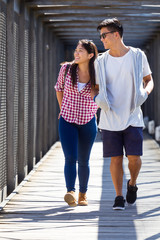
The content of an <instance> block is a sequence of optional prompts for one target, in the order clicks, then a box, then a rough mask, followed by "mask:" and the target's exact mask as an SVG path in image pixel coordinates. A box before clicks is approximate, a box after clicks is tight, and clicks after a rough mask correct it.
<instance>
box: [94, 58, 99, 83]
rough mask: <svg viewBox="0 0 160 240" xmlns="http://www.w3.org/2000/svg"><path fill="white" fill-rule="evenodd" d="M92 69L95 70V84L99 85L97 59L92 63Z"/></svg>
mask: <svg viewBox="0 0 160 240" xmlns="http://www.w3.org/2000/svg"><path fill="white" fill-rule="evenodd" d="M94 68H95V79H96V84H99V67H98V60H97V59H96V60H95V61H94Z"/></svg>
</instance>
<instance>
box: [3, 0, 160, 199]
mask: <svg viewBox="0 0 160 240" xmlns="http://www.w3.org/2000/svg"><path fill="white" fill-rule="evenodd" d="M112 17H117V18H118V19H119V20H120V21H121V22H122V24H123V26H124V43H125V44H126V45H128V46H133V47H139V48H141V49H142V50H144V51H145V53H146V55H147V57H148V60H149V63H150V66H151V70H152V75H153V79H154V84H155V88H154V91H153V92H152V93H151V94H150V96H149V98H148V100H147V102H146V103H145V104H144V105H143V107H142V109H143V113H144V117H145V119H146V126H148V121H153V129H152V132H151V134H152V137H153V138H155V129H156V128H157V127H158V126H159V125H160V104H159V102H160V94H159V89H160V80H159V79H160V68H159V66H160V2H159V0H153V1H148V0H143V1H139V0H135V1H127V0H125V1H122V0H112V1H106V0H99V1H95V0H92V1H91V0H79V1H73V0H59V1H56V0H46V1H42V0H0V202H3V201H4V200H5V199H6V198H7V197H8V196H9V195H10V194H11V193H12V192H13V191H14V189H15V188H16V187H17V186H18V185H19V184H20V183H21V182H22V181H23V180H24V179H25V178H26V177H27V175H28V174H29V173H30V172H31V171H32V170H33V169H34V167H35V166H36V164H37V163H38V162H40V160H41V159H42V158H43V157H44V156H45V154H47V152H48V151H49V149H50V148H51V147H52V146H53V144H55V143H56V141H58V139H59V138H58V118H57V116H58V112H59V109H58V105H57V101H56V95H55V90H54V85H55V83H56V80H57V76H58V72H59V69H60V63H61V62H63V61H70V60H72V59H73V52H74V49H75V47H76V44H77V42H78V40H79V39H83V38H86V39H92V40H93V41H94V43H95V44H96V45H97V48H98V50H99V52H103V51H104V48H103V45H102V43H101V41H100V39H99V33H98V32H97V26H98V24H99V23H100V22H101V21H102V20H104V19H105V18H112ZM157 141H158V140H157ZM158 143H159V142H158Z"/></svg>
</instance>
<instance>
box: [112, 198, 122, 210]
mask: <svg viewBox="0 0 160 240" xmlns="http://www.w3.org/2000/svg"><path fill="white" fill-rule="evenodd" d="M124 209H125V200H124V197H123V196H117V197H116V198H115V201H114V205H113V210H124Z"/></svg>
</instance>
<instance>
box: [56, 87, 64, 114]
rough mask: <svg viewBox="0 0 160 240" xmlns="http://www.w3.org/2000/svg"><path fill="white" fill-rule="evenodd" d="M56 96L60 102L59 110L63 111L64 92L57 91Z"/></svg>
mask: <svg viewBox="0 0 160 240" xmlns="http://www.w3.org/2000/svg"><path fill="white" fill-rule="evenodd" d="M56 95H57V100H58V104H59V108H60V110H61V105H62V99H63V91H60V92H59V91H56Z"/></svg>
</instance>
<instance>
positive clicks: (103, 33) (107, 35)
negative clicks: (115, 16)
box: [100, 27, 115, 49]
mask: <svg viewBox="0 0 160 240" xmlns="http://www.w3.org/2000/svg"><path fill="white" fill-rule="evenodd" d="M114 33H115V32H114V31H110V30H109V29H108V28H106V27H104V28H102V29H101V30H100V39H101V41H102V42H103V45H104V48H105V49H110V48H111V46H112V45H113V42H114Z"/></svg>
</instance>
